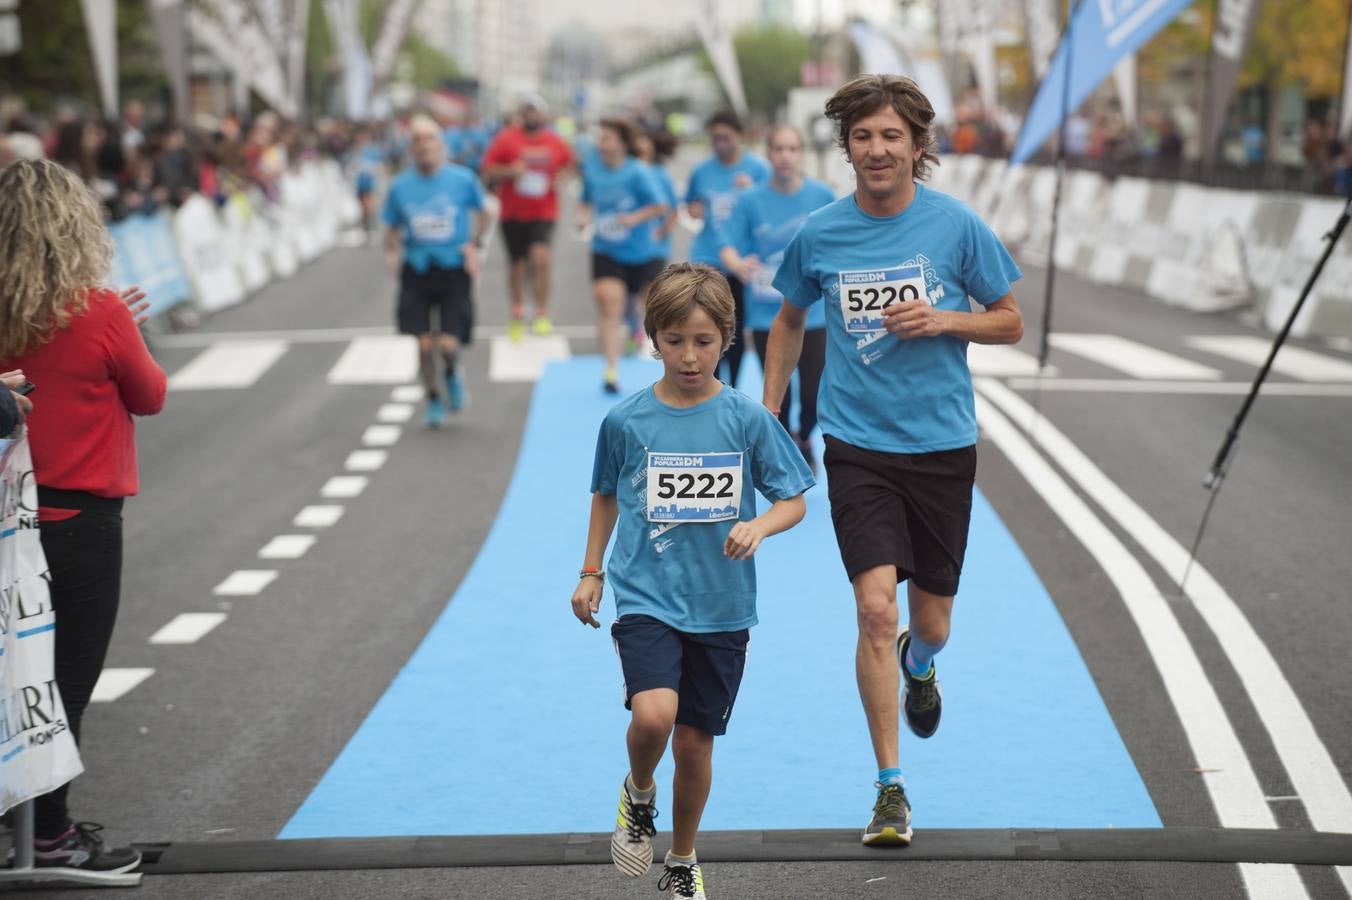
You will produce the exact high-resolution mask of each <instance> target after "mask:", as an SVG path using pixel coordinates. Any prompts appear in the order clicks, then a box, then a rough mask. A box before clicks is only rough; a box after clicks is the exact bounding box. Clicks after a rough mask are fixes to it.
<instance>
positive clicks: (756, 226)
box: [723, 178, 836, 331]
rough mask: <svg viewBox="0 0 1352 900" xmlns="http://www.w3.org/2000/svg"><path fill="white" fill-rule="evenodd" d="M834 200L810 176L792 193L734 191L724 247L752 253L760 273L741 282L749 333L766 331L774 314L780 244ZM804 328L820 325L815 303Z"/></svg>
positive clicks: (781, 257)
mask: <svg viewBox="0 0 1352 900" xmlns="http://www.w3.org/2000/svg"><path fill="white" fill-rule="evenodd" d="M835 199H836V194H835V191H833V190H831V188H830V187H829V186H828V185H826V184H824V183H822V182H820V181H816V180H815V179H812V178H806V179H804V180H803V184H802V186H800V187H799V188H798V190H797V191H796V192H795V193H792V194H781V193H780V192H779V191H777V190H775V189H774V187H773V186H772V185H770V184H768V183H767V184H762V185H757V186H756V187H753V188H752V189H751V190H749V191H743V192H742V193H741V194H738V195H737V202H736V203H735V204H733V207H732V215H731V216H730V217H729V218H728V223H727V225H725V226H724V227H723V240H724V241H725V244H724V246H732V247H733V248H734V249H735V250H736V251H737V252H738V253H740V254H741V255H742V256H749V255H751V254H753V253H754V254H755V255H756V257H757V258H758V259H759V260H760V261H761V271H760V276H761V277H758V278H756V279H754V280H752V281H751V282H749V283H748V284H747V285H746V294H745V296H746V325H747V327H748V328H750V329H751V330H752V331H769V330H770V326H771V325H773V324H774V321H775V316H776V315H778V314H779V307H780V304H781V303H782V302H783V300H784V297H783V296H782V295H781V294H780V293H779V291H777V290H775V289H774V286H773V281H774V277H775V272H777V271H778V270H779V264H780V263H781V262H783V260H784V248H785V247H787V246H789V241H791V240H793V236H794V235H796V234H797V233H798V229H799V228H801V227H802V225H803V222H805V221H806V220H807V216H808V213H810V212H812V211H813V210H817V209H821V208H822V207H823V206H825V205H826V204H828V203H830V202H832V201H833V200H835ZM807 327H808V328H825V327H826V314H825V312H824V311H823V307H822V306H821V304H817V303H814V304H813V305H812V306H810V307H808V312H807Z"/></svg>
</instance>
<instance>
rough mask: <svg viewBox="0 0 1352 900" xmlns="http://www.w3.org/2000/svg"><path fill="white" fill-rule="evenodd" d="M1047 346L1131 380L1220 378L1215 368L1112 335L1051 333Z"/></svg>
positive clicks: (1219, 372)
mask: <svg viewBox="0 0 1352 900" xmlns="http://www.w3.org/2000/svg"><path fill="white" fill-rule="evenodd" d="M1051 344H1052V346H1053V347H1055V348H1056V349H1058V350H1065V351H1066V352H1068V353H1074V354H1075V355H1076V356H1083V357H1084V358H1085V359H1088V360H1090V361H1091V362H1095V363H1098V364H1099V365H1101V366H1106V367H1108V368H1110V369H1116V370H1117V371H1119V372H1126V373H1127V374H1128V375H1131V376H1132V377H1134V378H1156V379H1167V378H1173V379H1179V378H1194V379H1198V380H1203V381H1215V380H1217V379H1219V378H1220V377H1221V375H1222V373H1221V371H1220V370H1219V369H1213V368H1211V367H1210V366H1204V365H1202V364H1201V363H1195V362H1193V361H1192V360H1190V359H1184V358H1183V357H1181V356H1175V355H1174V354H1172V353H1165V352H1164V351H1163V350H1157V349H1155V348H1154V347H1151V346H1149V345H1147V344H1142V343H1139V342H1138V341H1131V340H1127V339H1126V338H1124V337H1118V336H1117V335H1115V334H1053V335H1052V336H1051Z"/></svg>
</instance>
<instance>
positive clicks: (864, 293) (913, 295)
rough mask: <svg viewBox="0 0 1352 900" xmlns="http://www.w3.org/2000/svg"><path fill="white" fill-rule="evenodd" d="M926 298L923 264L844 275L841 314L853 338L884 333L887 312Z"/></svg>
mask: <svg viewBox="0 0 1352 900" xmlns="http://www.w3.org/2000/svg"><path fill="white" fill-rule="evenodd" d="M925 296H926V290H925V268H924V267H923V266H921V265H920V264H919V263H907V264H905V265H900V266H894V267H892V268H890V269H858V270H855V271H852V272H841V273H840V313H841V316H842V317H843V319H844V321H845V330H846V331H848V332H850V333H851V334H860V333H863V332H869V331H882V330H883V310H884V309H886V308H887V307H889V306H891V305H892V304H893V303H898V302H904V301H907V300H919V299H920V298H922V297H925Z"/></svg>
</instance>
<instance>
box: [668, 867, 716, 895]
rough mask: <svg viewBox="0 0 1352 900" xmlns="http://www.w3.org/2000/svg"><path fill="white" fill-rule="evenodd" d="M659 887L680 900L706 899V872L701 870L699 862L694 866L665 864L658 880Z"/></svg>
mask: <svg viewBox="0 0 1352 900" xmlns="http://www.w3.org/2000/svg"><path fill="white" fill-rule="evenodd" d="M657 889H658V890H659V891H666V892H667V896H668V897H672V898H679V900H706V898H705V896H704V872H703V871H701V870H700V867H699V863H695V864H694V865H693V866H680V865H676V866H673V865H665V866H663V867H662V877H661V878H659V879H658V880H657Z"/></svg>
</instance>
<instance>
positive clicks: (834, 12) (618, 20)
mask: <svg viewBox="0 0 1352 900" xmlns="http://www.w3.org/2000/svg"><path fill="white" fill-rule="evenodd" d="M771 2H772V4H773V3H774V2H775V0H771ZM780 2H787V4H788V7H789V9H790V10H791V12H792V16H793V19H794V21H795V22H796V23H797V24H798V25H799V27H801V28H804V29H807V28H811V27H814V26H815V23H816V20H817V16H818V11H819V10H820V14H821V17H822V19H823V20H824V22H825V24H826V25H827V26H828V27H829V26H831V25H835V24H839V22H840V21H841V20H842V19H843V18H844V16H846V15H849V14H853V15H862V16H865V17H868V18H872V17H873V16H881V15H887V14H888V13H889V11H890V10H891V9H892V8H893V6H894V4H893V2H892V0H780ZM717 3H718V7H719V9H720V12H721V14H722V15H723V16H725V17H726V20H727V21H729V22H731V23H732V24H734V25H735V24H739V23H741V22H746V21H750V20H753V19H756V18H757V17H758V16H759V15H760V12H761V8H762V0H717ZM705 8H706V0H546V2H544V3H541V4H540V6H539V15H540V26H541V31H542V33H543V34H545V35H549V34H552V33H553V32H554V31H556V30H557V29H559V28H563V27H565V26H567V25H568V24H569V23H570V22H573V21H582V22H584V23H585V24H587V25H589V26H590V27H592V28H594V29H596V30H597V31H600V32H607V31H612V30H629V29H636V28H646V29H651V30H654V31H692V32H693V30H694V21H695V16H696V14H697V13H699V12H701V11H702V10H704V9H705Z"/></svg>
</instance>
